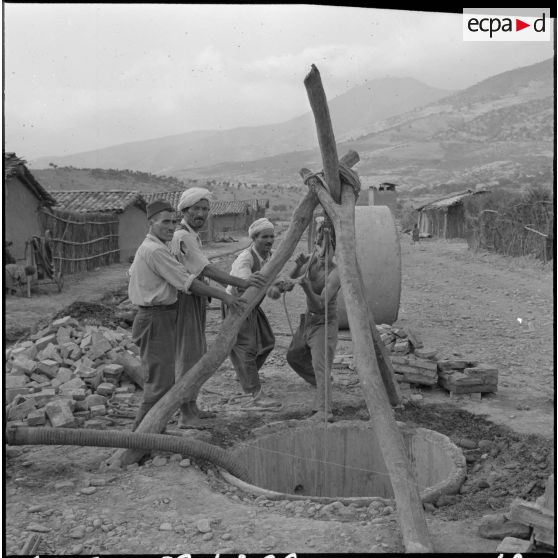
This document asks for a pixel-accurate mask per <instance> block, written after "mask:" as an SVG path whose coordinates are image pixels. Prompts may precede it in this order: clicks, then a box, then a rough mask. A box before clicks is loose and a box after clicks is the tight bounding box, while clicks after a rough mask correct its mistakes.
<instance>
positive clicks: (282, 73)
mask: <svg viewBox="0 0 558 558" xmlns="http://www.w3.org/2000/svg"><path fill="white" fill-rule="evenodd" d="M4 33H5V35H4V41H5V50H4V72H5V105H4V115H5V130H4V141H5V148H6V150H7V151H15V152H16V153H17V154H18V156H21V157H24V158H26V159H27V160H31V159H33V158H36V157H39V156H46V155H67V154H70V153H77V152H80V151H86V150H92V149H96V148H99V147H106V146H110V145H115V144H118V143H126V142H131V141H137V140H145V139H150V138H157V137H162V136H167V135H173V134H179V133H183V132H189V131H193V130H207V129H227V128H234V127H238V126H257V125H261V124H269V123H273V122H280V121H284V120H287V119H289V118H292V117H295V116H298V115H300V114H302V113H305V112H307V111H308V110H309V104H308V99H307V97H306V91H305V89H304V85H303V79H304V76H305V75H306V73H307V72H308V71H309V69H310V65H311V64H312V63H314V64H316V66H317V67H318V69H319V70H320V73H321V75H322V81H323V84H324V88H325V90H326V94H327V96H328V97H329V98H332V97H334V96H336V95H339V94H341V93H343V92H345V91H347V90H348V89H350V88H351V87H354V86H356V85H359V84H361V83H363V82H364V81H366V80H372V79H374V78H383V77H389V76H396V77H414V78H416V79H419V80H421V81H423V82H424V83H426V84H428V85H431V86H435V87H441V88H445V89H460V88H464V87H467V86H470V85H473V84H474V83H476V82H478V81H480V80H482V79H485V78H487V77H490V76H492V75H495V74H497V73H500V72H504V71H507V70H510V69H513V68H517V67H520V66H526V65H529V64H533V63H535V62H539V61H541V60H545V59H548V58H550V57H552V56H553V55H554V54H553V45H552V43H551V42H546V43H544V42H529V43H526V42H518V43H513V42H493V43H489V42H464V41H463V39H462V15H461V14H447V13H435V12H411V11H403V10H379V9H374V8H349V7H340V6H312V5H289V4H284V5H281V4H276V5H265V4H261V5H234V4H221V5H219V4H214V5H196V4H182V5H172V4H168V5H165V4H136V5H134V4H120V5H117V4H114V5H113V4H94V3H92V4H51V3H48V4H10V3H4Z"/></svg>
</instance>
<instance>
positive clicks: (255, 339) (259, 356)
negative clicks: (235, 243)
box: [223, 217, 281, 407]
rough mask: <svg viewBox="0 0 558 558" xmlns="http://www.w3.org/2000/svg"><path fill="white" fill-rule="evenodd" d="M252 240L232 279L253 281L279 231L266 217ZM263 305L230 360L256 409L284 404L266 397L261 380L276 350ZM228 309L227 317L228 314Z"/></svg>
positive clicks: (240, 336) (243, 328)
mask: <svg viewBox="0 0 558 558" xmlns="http://www.w3.org/2000/svg"><path fill="white" fill-rule="evenodd" d="M248 236H250V238H251V239H252V241H253V242H252V245H251V246H250V247H249V248H247V249H246V250H243V251H242V252H241V253H240V254H239V255H238V257H237V258H236V260H235V261H234V262H233V264H232V267H231V275H233V276H235V277H243V278H246V277H249V276H250V275H251V274H252V273H256V272H258V271H259V270H260V269H261V268H262V267H263V266H264V264H265V263H267V262H268V261H269V259H270V258H271V248H272V246H273V242H274V240H275V227H274V226H273V223H271V221H269V220H268V219H266V218H265V217H263V218H261V219H257V220H256V221H254V222H253V223H252V224H251V225H250V228H249V229H248ZM227 291H228V292H229V293H231V294H233V293H235V292H236V293H237V294H241V291H240V290H239V289H238V288H231V287H227ZM264 296H265V295H264ZM262 299H263V297H262ZM225 304H226V303H225ZM260 304H261V300H260V302H259V303H258V304H257V306H256V307H255V308H254V309H253V310H252V312H251V313H250V314H249V316H248V317H247V318H246V320H245V321H244V323H243V324H242V326H241V327H240V330H239V332H238V337H237V338H236V343H235V345H234V347H233V349H232V351H231V354H230V355H229V358H230V359H231V362H232V364H233V367H234V369H235V371H236V376H237V378H238V380H239V382H240V385H241V386H242V389H243V391H244V392H245V393H247V394H251V395H252V398H253V399H252V402H253V404H254V406H257V407H277V406H281V403H280V402H278V401H276V400H274V399H272V398H271V397H268V396H267V395H265V394H264V393H263V391H262V386H261V382H260V377H259V370H260V368H261V367H262V366H263V364H264V362H265V360H266V358H267V357H268V355H269V353H270V352H271V351H272V350H273V348H274V347H275V336H274V335H273V330H272V329H271V326H270V325H269V321H268V319H267V316H266V315H265V313H264V311H263V310H262V309H261V307H260ZM224 306H225V305H223V316H224V315H225V312H226V311H225V308H224Z"/></svg>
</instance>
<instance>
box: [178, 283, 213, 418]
mask: <svg viewBox="0 0 558 558" xmlns="http://www.w3.org/2000/svg"><path fill="white" fill-rule="evenodd" d="M206 319H207V298H206V297H205V296H198V295H195V294H185V293H181V292H179V293H178V313H177V317H176V352H175V353H174V354H175V375H176V381H178V380H179V379H180V378H182V376H184V374H186V372H188V370H190V368H192V366H194V364H196V362H198V360H200V358H201V357H202V356H203V355H204V354H205V353H206V351H207V341H206V338H205V323H206ZM191 400H192V401H195V400H196V396H193V397H192V399H191ZM181 409H182V412H183V414H188V412H189V408H188V402H185V404H184V405H182V406H181Z"/></svg>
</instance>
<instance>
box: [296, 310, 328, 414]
mask: <svg viewBox="0 0 558 558" xmlns="http://www.w3.org/2000/svg"><path fill="white" fill-rule="evenodd" d="M338 329H339V328H338V322H337V318H336V317H335V318H333V319H331V320H329V321H328V324H327V342H326V338H325V335H326V332H325V319H324V316H323V315H318V314H311V313H307V314H301V315H300V325H299V326H298V329H297V330H296V332H295V334H294V335H293V338H292V340H291V344H290V345H289V348H288V350H287V362H288V363H289V365H290V367H291V368H292V369H293V370H294V371H295V372H296V373H297V374H298V375H299V376H300V377H301V378H302V379H303V380H305V381H306V382H308V383H309V384H311V385H313V386H316V388H317V393H316V402H315V406H316V409H321V408H322V407H323V405H324V403H325V395H326V391H327V395H328V405H331V375H329V376H330V377H327V378H326V366H327V369H329V370H330V371H331V365H332V364H333V359H334V358H335V349H336V347H337V335H338ZM326 347H327V351H326Z"/></svg>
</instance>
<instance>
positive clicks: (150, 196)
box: [142, 190, 184, 209]
mask: <svg viewBox="0 0 558 558" xmlns="http://www.w3.org/2000/svg"><path fill="white" fill-rule="evenodd" d="M182 192H184V190H177V191H175V192H144V193H142V196H143V197H144V198H145V201H146V202H147V203H151V202H152V201H154V200H165V201H167V202H169V203H170V204H171V205H172V206H173V207H174V209H176V208H177V207H178V202H179V200H180V196H181V195H182Z"/></svg>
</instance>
